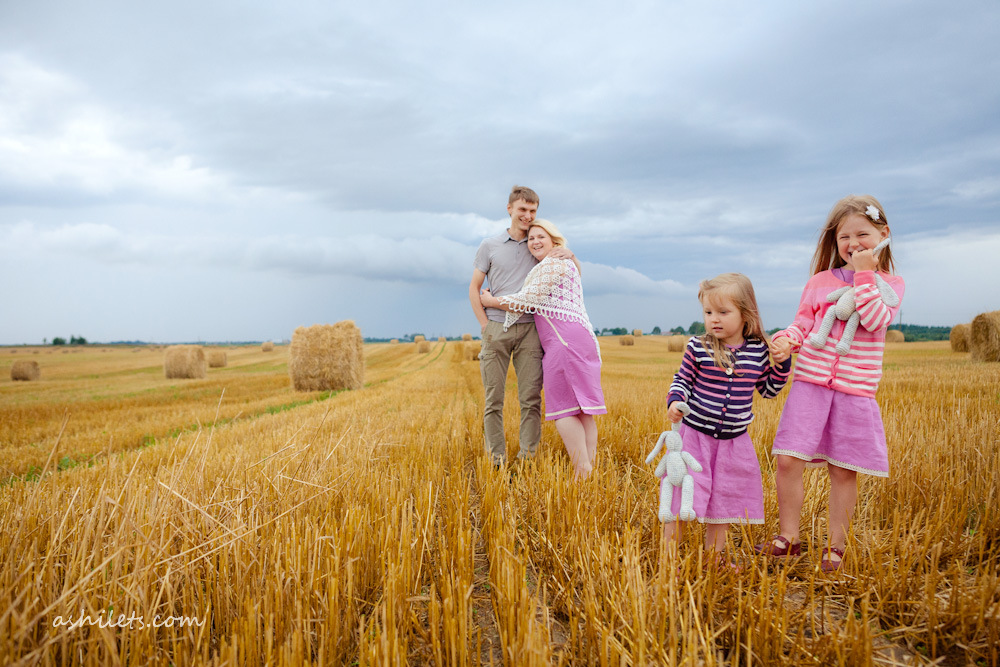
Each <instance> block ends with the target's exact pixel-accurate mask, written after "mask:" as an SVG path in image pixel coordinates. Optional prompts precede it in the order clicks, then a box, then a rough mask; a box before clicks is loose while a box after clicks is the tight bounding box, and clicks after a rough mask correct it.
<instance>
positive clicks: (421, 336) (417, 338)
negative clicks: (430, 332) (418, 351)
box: [413, 334, 427, 343]
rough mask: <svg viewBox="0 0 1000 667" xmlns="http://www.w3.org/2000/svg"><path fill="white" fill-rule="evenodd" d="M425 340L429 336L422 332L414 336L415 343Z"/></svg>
mask: <svg viewBox="0 0 1000 667" xmlns="http://www.w3.org/2000/svg"><path fill="white" fill-rule="evenodd" d="M425 340H427V338H426V337H425V336H423V335H421V334H417V335H416V336H414V337H413V342H414V343H423V342H424V341H425Z"/></svg>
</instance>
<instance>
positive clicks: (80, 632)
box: [0, 336, 1000, 665]
mask: <svg viewBox="0 0 1000 667" xmlns="http://www.w3.org/2000/svg"><path fill="white" fill-rule="evenodd" d="M431 345H432V350H431V352H430V353H429V354H414V350H415V346H414V345H413V344H403V345H389V344H385V345H366V346H365V364H366V369H365V378H366V386H365V387H364V388H363V389H361V390H357V391H346V392H340V393H336V394H333V395H331V394H328V393H319V392H314V393H297V392H293V391H292V390H291V389H290V386H289V385H290V383H289V379H288V375H287V368H286V364H287V358H288V357H287V349H286V348H283V347H281V346H279V347H278V348H276V349H275V351H274V352H268V353H264V352H262V351H261V350H260V349H259V348H237V349H232V350H228V357H229V364H228V365H227V366H226V367H225V368H220V369H215V368H212V369H209V372H208V374H207V377H206V378H205V379H199V380H184V381H177V380H166V379H164V378H163V376H162V351H156V350H147V349H141V350H140V351H138V352H131V351H128V350H121V349H114V350H109V351H106V352H104V351H100V350H93V349H87V350H86V351H85V352H82V353H79V354H76V355H74V354H69V355H51V356H49V355H46V354H45V353H44V352H45V351H42V354H40V355H39V356H36V357H34V358H35V359H38V360H39V362H40V365H42V366H43V375H42V378H43V379H42V380H41V381H38V382H33V383H13V382H10V381H7V380H4V381H2V382H0V416H2V419H3V421H2V424H3V426H2V432H0V433H2V438H0V460H2V465H3V469H2V477H3V485H2V487H0V663H3V664H10V663H15V664H16V663H22V664H69V663H73V664H94V665H97V664H108V663H115V662H128V663H141V664H146V663H150V664H164V665H165V664H241V665H243V664H246V665H253V664H261V663H271V664H304V663H310V662H311V663H315V664H376V663H377V664H400V663H410V664H437V665H445V664H448V665H460V664H491V663H492V664H497V665H499V664H510V665H525V664H538V665H542V664H596V665H609V664H615V665H619V664H634V665H640V664H691V665H695V664H760V663H766V664H872V663H874V664H931V663H933V662H935V661H937V662H938V663H939V664H982V665H990V664H994V665H995V664H998V661H1000V649H998V645H1000V592H998V591H1000V541H998V535H1000V510H998V500H1000V498H998V492H997V489H998V480H1000V454H998V447H997V440H998V438H997V436H998V431H1000V425H998V414H1000V409H998V408H1000V376H998V374H997V372H996V367H995V366H990V365H984V364H974V363H971V362H970V361H969V359H968V355H964V354H956V353H952V352H950V350H949V349H948V344H947V343H928V344H925V343H914V344H899V345H893V346H890V347H889V349H888V351H887V354H886V377H885V380H884V381H883V384H882V387H881V389H880V392H879V401H880V403H881V405H882V406H883V414H884V416H885V422H886V431H887V436H888V441H889V446H890V461H891V464H892V476H891V477H890V479H889V480H870V479H864V480H863V481H862V494H861V501H860V504H859V507H858V512H857V518H856V522H855V527H856V529H857V535H856V537H855V540H854V542H853V543H852V544H851V546H850V549H849V552H848V557H847V561H846V564H845V566H844V570H843V572H841V573H840V574H839V575H837V576H825V575H820V574H818V573H817V572H816V568H815V563H814V561H813V557H812V556H807V557H806V558H804V559H803V560H802V561H801V562H800V563H798V564H797V565H795V566H793V567H789V568H787V569H774V568H769V567H767V565H766V564H765V563H761V562H759V561H756V560H753V559H750V558H749V555H750V551H751V550H750V547H749V545H750V544H751V543H752V542H754V541H755V540H760V539H762V538H763V537H764V536H765V535H767V534H770V533H771V532H773V531H774V527H775V526H774V523H775V521H774V519H775V517H776V505H775V501H774V489H773V481H772V476H771V471H772V462H771V460H770V457H769V456H768V455H767V453H766V452H767V445H768V443H769V442H770V439H771V438H772V437H773V434H774V430H775V428H776V426H777V421H778V417H779V415H780V408H781V404H782V402H783V400H784V398H783V396H784V395H782V397H781V398H779V399H778V400H776V401H762V402H760V404H759V405H758V406H757V413H758V419H757V421H756V422H755V423H754V425H753V427H752V431H751V433H752V435H753V437H754V440H755V442H756V443H757V446H758V451H759V454H760V459H761V462H762V465H763V466H764V468H765V497H766V498H767V512H768V517H769V524H768V525H767V526H764V527H758V528H754V529H752V530H750V531H747V532H746V533H741V534H734V536H733V537H734V545H733V548H734V549H735V550H736V551H737V552H738V553H742V554H745V555H746V556H747V558H748V561H747V564H746V565H745V567H744V569H743V571H742V572H739V573H737V572H734V571H732V570H730V569H728V568H721V569H720V568H715V567H712V566H709V565H706V562H707V558H706V555H705V554H703V553H702V552H701V551H700V549H699V548H698V541H699V536H700V535H699V532H700V531H699V530H697V529H695V530H692V531H688V536H687V538H686V541H685V543H684V544H683V545H682V549H681V556H680V558H679V560H676V561H668V560H667V559H666V558H665V557H664V554H663V553H662V549H661V544H660V539H659V535H660V528H659V524H658V523H657V521H656V517H655V488H656V480H655V479H653V477H652V475H651V471H650V468H651V466H645V465H643V463H642V461H643V458H644V457H645V454H646V453H647V451H648V449H649V448H650V447H651V445H652V444H653V442H654V441H655V438H656V436H657V434H658V433H659V432H660V431H661V430H662V429H663V428H664V427H665V425H666V422H665V408H664V405H663V395H664V393H665V391H666V387H667V385H668V383H669V379H670V376H671V374H672V373H673V371H674V370H675V369H676V367H677V365H678V363H679V360H680V353H679V352H670V351H668V349H667V342H666V340H665V339H664V338H662V337H650V336H645V337H642V338H639V339H636V340H635V345H634V346H632V347H623V346H620V345H619V344H618V342H617V340H614V339H605V340H602V349H603V355H604V361H605V367H604V385H605V391H606V394H607V399H608V408H609V414H608V415H607V416H605V417H603V418H600V419H599V426H600V429H601V445H600V450H599V455H598V464H597V468H596V471H595V474H594V475H592V476H591V478H590V479H588V480H587V481H586V482H583V483H574V482H573V479H572V471H571V468H570V466H569V462H568V459H567V457H566V455H565V453H564V452H563V451H562V448H561V445H560V444H559V440H558V436H557V434H556V433H555V430H554V428H553V427H552V425H551V424H547V425H546V426H545V429H544V432H543V444H542V447H541V448H540V455H539V457H538V458H537V459H536V460H535V462H534V463H533V464H532V465H529V466H526V467H523V468H520V467H519V468H516V469H515V470H514V472H515V473H516V474H513V475H511V474H510V473H509V472H508V471H501V472H497V471H495V470H494V469H493V468H492V466H490V465H489V463H488V461H487V459H485V458H484V457H483V456H482V454H481V451H480V448H481V422H480V412H481V395H482V388H481V384H480V379H479V369H478V364H477V363H476V362H475V361H470V360H468V358H467V355H466V354H465V353H464V350H463V347H462V344H461V343H459V342H454V343H442V342H440V341H438V342H434V343H432V344H431ZM21 352H23V351H22V350H18V351H17V353H18V355H20V353H21ZM4 356H6V355H4ZM14 358H17V356H16V355H12V357H11V360H10V361H13V359H14ZM10 361H7V360H0V365H2V364H5V363H6V364H9V363H10ZM4 370H5V368H0V371H4ZM7 377H9V375H8V376H7ZM508 389H509V390H511V391H512V389H513V385H512V384H511V385H510V386H509V387H508ZM513 396H514V395H513V393H509V394H508V405H509V406H508V409H507V411H506V427H507V434H508V442H511V443H513V442H514V441H515V439H516V436H515V432H516V408H515V407H514V404H515V403H516V401H515V400H514V398H513ZM511 453H513V452H511ZM824 488H825V474H824V473H820V472H815V473H810V474H809V475H808V476H807V493H808V496H807V507H806V510H807V513H808V514H809V517H810V518H808V519H807V520H806V521H805V525H804V528H805V535H804V537H805V539H807V540H812V541H813V547H814V550H813V551H814V553H815V551H816V549H817V548H818V545H817V544H816V543H815V542H816V540H818V539H820V536H822V535H823V534H824V530H823V523H824V519H823V514H822V512H818V511H817V510H818V509H819V506H818V504H817V501H818V499H819V498H820V496H821V494H822V492H823V491H824ZM812 517H816V518H812ZM86 616H89V617H90V618H89V619H86V618H84V619H83V620H82V621H81V620H80V619H81V617H86ZM109 619H111V620H113V621H114V623H112V624H111V627H100V625H101V621H104V623H103V624H104V625H106V626H107V625H108V622H107V621H108V620H109ZM122 619H133V620H132V622H127V623H123V622H122ZM140 625H141V627H140ZM154 625H157V626H159V627H153V626H154ZM115 626H117V627H115Z"/></svg>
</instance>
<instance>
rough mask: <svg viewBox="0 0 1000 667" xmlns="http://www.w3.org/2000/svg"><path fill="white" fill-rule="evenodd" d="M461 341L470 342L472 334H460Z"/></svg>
mask: <svg viewBox="0 0 1000 667" xmlns="http://www.w3.org/2000/svg"><path fill="white" fill-rule="evenodd" d="M462 340H472V334H469V333H465V334H462Z"/></svg>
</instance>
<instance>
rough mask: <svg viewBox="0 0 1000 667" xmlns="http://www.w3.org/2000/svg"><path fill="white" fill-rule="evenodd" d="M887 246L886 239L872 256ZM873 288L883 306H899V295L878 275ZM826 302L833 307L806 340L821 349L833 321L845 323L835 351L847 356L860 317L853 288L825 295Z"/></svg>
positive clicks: (887, 240) (875, 248) (874, 249)
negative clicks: (817, 328)
mask: <svg viewBox="0 0 1000 667" xmlns="http://www.w3.org/2000/svg"><path fill="white" fill-rule="evenodd" d="M887 245H889V238H888V237H886V238H885V239H884V240H883V241H882V242H881V243H879V244H878V245H877V246H875V247H874V248H873V249H872V252H873V254H875V255H876V256H877V255H878V253H879V251H880V250H882V248H885V247H886V246H887ZM875 286H876V287H877V288H878V293H879V294H880V295H881V296H882V301H883V302H884V303H885V305H887V306H889V307H890V308H895V307H896V306H898V305H899V295H898V294H896V292H895V290H893V289H892V287H890V286H889V283H887V282H886V281H885V280H883V279H882V276H880V275H879V274H878V273H876V274H875ZM826 300H827V302H828V303H832V304H834V305H833V306H832V307H830V308H828V309H827V311H826V314H825V315H824V316H823V321H822V322H821V323H820V327H819V331H817V332H816V333H814V334H813V335H811V336H809V338H807V339H806V340H807V341H808V342H809V344H810V345H811V346H812V347H815V348H822V347H823V346H824V345H826V340H827V338H829V336H830V331H831V330H832V329H833V322H834V320H835V319H836V320H841V321H846V322H847V324H845V325H844V335H843V336H841V338H840V342H838V343H837V345H836V348H835V349H836V350H837V354H841V355H843V354H847V351H848V350H850V349H851V344H852V343H854V334H855V332H856V331H857V330H858V323H859V322H860V321H861V315H859V314H858V311H857V308H856V306H855V304H854V287H841V288H840V289H836V290H834V291H832V292H830V293H829V294H827V296H826Z"/></svg>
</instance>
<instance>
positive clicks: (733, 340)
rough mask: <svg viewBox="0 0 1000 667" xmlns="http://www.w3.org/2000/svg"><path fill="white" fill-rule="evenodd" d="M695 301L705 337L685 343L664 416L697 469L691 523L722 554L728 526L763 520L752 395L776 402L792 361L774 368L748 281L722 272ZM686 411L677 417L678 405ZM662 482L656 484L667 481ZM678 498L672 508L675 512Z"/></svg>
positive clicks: (674, 527) (670, 532) (673, 532)
mask: <svg viewBox="0 0 1000 667" xmlns="http://www.w3.org/2000/svg"><path fill="white" fill-rule="evenodd" d="M699 287H700V289H699V291H698V300H699V301H701V305H702V310H703V312H704V316H705V335H704V336H696V337H694V338H691V339H690V340H689V341H688V344H687V348H686V349H685V351H684V357H683V359H682V360H681V367H680V370H678V371H677V374H676V375H675V376H674V381H673V383H672V384H671V385H670V392H669V394H668V396H667V417H668V418H669V419H670V421H672V422H674V423H675V424H676V423H677V422H679V421H681V420H682V419H683V423H682V424H681V425H680V428H679V432H680V434H681V439H682V441H683V442H684V451H686V452H689V453H691V454H692V455H693V456H694V458H695V460H696V461H698V463H699V464H700V465H701V467H702V470H701V471H700V472H695V471H689V472H690V474H691V476H692V477H693V479H694V503H693V504H694V511H695V515H696V518H697V519H698V520H699V521H701V522H703V523H705V524H707V527H706V529H705V547H706V549H714V550H715V551H716V553H717V554H719V555H720V556H721V554H722V552H723V550H724V549H725V547H726V532H727V529H728V528H729V524H731V523H747V524H759V523H764V491H763V485H762V481H761V475H760V463H759V462H758V461H757V454H756V452H755V451H754V446H753V442H751V440H750V436H749V435H748V434H747V426H748V425H749V424H750V422H751V421H753V412H752V404H753V395H754V391H755V390H756V391H757V393H759V394H760V395H761V396H763V397H764V398H774V397H775V396H777V395H778V392H780V391H781V389H782V387H784V386H785V383H786V382H787V381H788V376H789V374H790V372H791V361H790V360H789V359H788V358H787V355H786V357H785V360H784V362H783V363H781V364H778V365H777V366H774V365H772V364H771V360H770V357H769V355H768V347H767V339H766V338H765V337H764V327H763V325H762V324H761V319H760V314H759V313H758V311H757V299H756V297H755V296H754V291H753V285H752V284H751V283H750V280H749V279H748V278H747V277H746V276H744V275H743V274H740V273H724V274H722V275H720V276H716V277H715V278H712V279H711V280H704V281H702V282H701V285H700V286H699ZM680 402H684V403H687V405H688V407H689V408H690V412H689V413H688V414H687V415H686V416H684V415H682V413H681V411H680V409H679V404H680ZM666 483H667V481H666V479H664V480H663V481H662V482H661V484H666ZM680 496H681V494H680V493H675V494H673V506H672V508H671V511H672V513H673V514H674V515H677V514H678V513H679V510H680V499H681V498H680ZM681 526H682V524H681V523H680V521H668V522H666V523H664V524H663V534H664V536H665V538H666V539H667V541H668V544H670V543H671V540H675V539H678V538H679V537H680V531H681Z"/></svg>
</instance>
